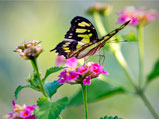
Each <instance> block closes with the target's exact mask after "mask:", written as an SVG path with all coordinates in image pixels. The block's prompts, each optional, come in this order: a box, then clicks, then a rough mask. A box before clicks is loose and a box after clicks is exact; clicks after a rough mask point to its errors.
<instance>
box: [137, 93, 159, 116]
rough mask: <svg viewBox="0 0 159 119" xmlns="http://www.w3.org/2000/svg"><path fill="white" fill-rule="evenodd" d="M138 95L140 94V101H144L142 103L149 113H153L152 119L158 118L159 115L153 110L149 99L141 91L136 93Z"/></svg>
mask: <svg viewBox="0 0 159 119" xmlns="http://www.w3.org/2000/svg"><path fill="white" fill-rule="evenodd" d="M138 95H139V96H140V98H141V99H142V101H143V102H144V104H145V106H146V107H147V108H148V110H149V111H150V112H151V114H152V115H153V117H154V119H159V116H158V115H157V113H156V112H155V110H154V108H153V107H152V105H151V104H150V102H149V100H148V99H147V98H146V96H145V95H144V93H143V91H141V92H140V93H138Z"/></svg>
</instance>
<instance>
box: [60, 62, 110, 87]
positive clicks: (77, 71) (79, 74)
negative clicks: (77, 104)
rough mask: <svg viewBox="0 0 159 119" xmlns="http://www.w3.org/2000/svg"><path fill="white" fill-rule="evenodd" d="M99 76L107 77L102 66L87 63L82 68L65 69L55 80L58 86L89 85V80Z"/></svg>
mask: <svg viewBox="0 0 159 119" xmlns="http://www.w3.org/2000/svg"><path fill="white" fill-rule="evenodd" d="M100 74H105V75H108V72H105V71H104V69H103V66H101V65H99V64H98V63H94V62H87V63H85V64H84V65H82V66H78V67H68V68H65V69H64V70H63V71H62V72H61V73H60V75H59V76H58V77H59V79H58V80H57V81H58V82H59V83H60V84H63V83H69V84H81V83H83V84H84V85H90V84H91V79H93V78H96V77H98V76H99V75H100Z"/></svg>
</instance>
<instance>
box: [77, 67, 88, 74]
mask: <svg viewBox="0 0 159 119" xmlns="http://www.w3.org/2000/svg"><path fill="white" fill-rule="evenodd" d="M87 71H88V68H86V67H84V66H81V67H79V68H78V73H79V74H84V73H86V72H87Z"/></svg>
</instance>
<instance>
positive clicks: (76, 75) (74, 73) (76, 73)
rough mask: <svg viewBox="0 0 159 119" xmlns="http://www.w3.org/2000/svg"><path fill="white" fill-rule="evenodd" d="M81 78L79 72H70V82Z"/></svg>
mask: <svg viewBox="0 0 159 119" xmlns="http://www.w3.org/2000/svg"><path fill="white" fill-rule="evenodd" d="M78 77H79V75H78V72H76V71H70V72H69V77H68V80H75V79H77V78H78Z"/></svg>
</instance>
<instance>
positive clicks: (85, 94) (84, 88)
mask: <svg viewBox="0 0 159 119" xmlns="http://www.w3.org/2000/svg"><path fill="white" fill-rule="evenodd" d="M81 86H82V92H83V102H84V107H85V119H87V115H88V109H87V86H86V85H83V84H81Z"/></svg>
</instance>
